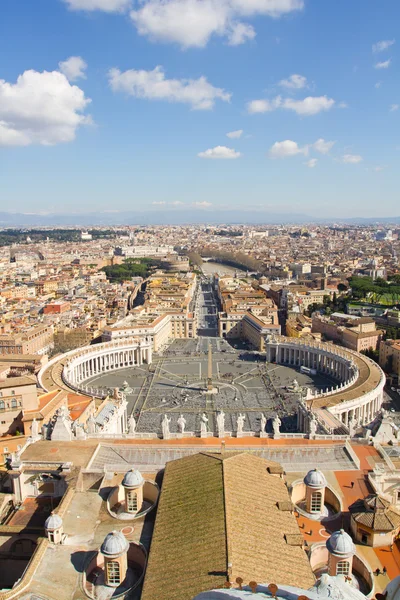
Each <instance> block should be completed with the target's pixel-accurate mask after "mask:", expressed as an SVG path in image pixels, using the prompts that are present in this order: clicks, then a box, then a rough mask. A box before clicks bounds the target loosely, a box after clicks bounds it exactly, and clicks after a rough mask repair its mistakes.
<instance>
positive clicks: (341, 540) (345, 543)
mask: <svg viewBox="0 0 400 600" xmlns="http://www.w3.org/2000/svg"><path fill="white" fill-rule="evenodd" d="M326 547H327V548H328V551H329V552H330V553H331V554H335V555H338V556H343V557H344V556H351V555H352V554H355V552H356V549H355V547H354V544H353V540H352V539H351V537H350V536H349V534H348V533H346V532H345V530H344V529H341V530H340V531H335V532H334V533H332V535H331V537H330V538H329V540H327V542H326Z"/></svg>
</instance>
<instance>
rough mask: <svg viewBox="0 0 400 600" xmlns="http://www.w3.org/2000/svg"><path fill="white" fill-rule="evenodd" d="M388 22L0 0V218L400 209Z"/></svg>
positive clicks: (315, 5) (395, 59)
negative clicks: (2, 214) (12, 215)
mask: <svg viewBox="0 0 400 600" xmlns="http://www.w3.org/2000/svg"><path fill="white" fill-rule="evenodd" d="M399 23H400V2H399V1H398V0H379V1H378V0H351V1H349V0H34V1H33V0H0V211H8V212H24V213H43V214H46V213H85V212H99V213H103V212H104V213H107V212H109V211H112V212H114V211H127V210H129V211H130V210H132V211H160V210H162V211H163V212H165V211H171V219H172V220H173V213H174V211H180V212H182V211H186V212H187V215H188V220H190V214H193V213H194V211H195V212H196V214H197V213H198V211H204V214H205V218H207V217H210V218H211V215H212V212H213V211H214V210H218V211H220V210H223V211H226V213H227V221H228V220H229V211H232V210H235V211H238V210H239V211H244V213H245V214H246V213H247V214H249V215H253V216H256V217H257V218H258V219H259V220H260V222H261V221H262V220H263V219H264V218H266V216H267V215H268V214H269V213H284V214H291V213H301V214H306V215H310V216H311V217H313V216H315V217H318V218H320V217H332V218H334V217H340V218H345V217H358V216H362V217H369V216H371V217H379V216H381V217H386V216H398V215H400V202H399V179H398V172H399V163H400V129H399V124H400V78H399V64H400V35H399ZM397 38H398V39H397Z"/></svg>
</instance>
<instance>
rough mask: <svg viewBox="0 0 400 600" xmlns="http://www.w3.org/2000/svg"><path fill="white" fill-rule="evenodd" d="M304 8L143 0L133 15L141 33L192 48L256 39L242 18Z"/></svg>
mask: <svg viewBox="0 0 400 600" xmlns="http://www.w3.org/2000/svg"><path fill="white" fill-rule="evenodd" d="M68 1H69V2H70V1H71V0H68ZM72 1H73V2H89V0H72ZM91 1H92V2H95V1H98V0H91ZM102 1H103V2H105V1H106V0H102ZM114 1H116V0H114ZM303 7H304V0H142V2H141V3H140V4H139V7H138V8H137V9H135V10H132V11H131V12H130V17H131V19H132V21H133V23H134V24H135V26H136V28H137V30H138V32H139V34H140V35H144V36H147V37H149V38H150V39H152V40H156V41H162V42H176V43H178V44H180V45H181V46H183V47H185V48H188V47H193V46H194V47H203V46H205V45H206V44H207V43H208V41H209V40H210V38H211V36H213V35H217V36H222V37H227V38H228V43H230V44H232V45H237V44H242V43H244V42H245V41H247V40H248V39H252V38H254V36H255V31H254V29H253V27H252V26H251V25H249V24H248V23H245V22H243V21H241V20H240V19H241V18H243V17H244V18H246V17H253V16H256V15H264V16H269V17H280V16H282V15H284V14H287V13H290V12H293V11H295V10H301V9H302V8H303Z"/></svg>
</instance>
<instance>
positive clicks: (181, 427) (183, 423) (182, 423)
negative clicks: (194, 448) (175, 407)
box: [177, 415, 186, 433]
mask: <svg viewBox="0 0 400 600" xmlns="http://www.w3.org/2000/svg"><path fill="white" fill-rule="evenodd" d="M177 423H178V431H179V433H183V432H184V431H185V426H186V419H185V417H184V416H183V415H181V416H180V417H179V419H178V421H177Z"/></svg>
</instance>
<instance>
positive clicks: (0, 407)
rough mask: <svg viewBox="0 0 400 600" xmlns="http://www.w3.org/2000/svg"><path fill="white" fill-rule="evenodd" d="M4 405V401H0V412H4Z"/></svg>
mask: <svg viewBox="0 0 400 600" xmlns="http://www.w3.org/2000/svg"><path fill="white" fill-rule="evenodd" d="M5 408H6V405H5V404H4V400H0V410H4V409H5Z"/></svg>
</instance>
